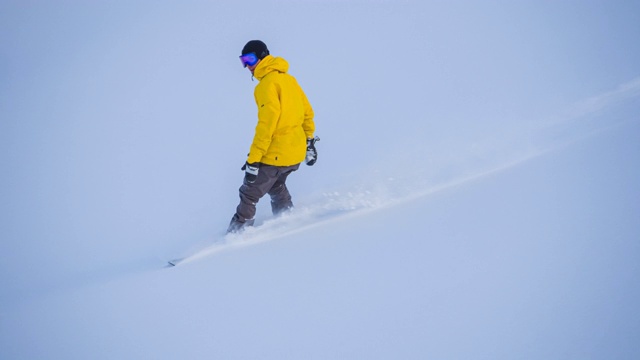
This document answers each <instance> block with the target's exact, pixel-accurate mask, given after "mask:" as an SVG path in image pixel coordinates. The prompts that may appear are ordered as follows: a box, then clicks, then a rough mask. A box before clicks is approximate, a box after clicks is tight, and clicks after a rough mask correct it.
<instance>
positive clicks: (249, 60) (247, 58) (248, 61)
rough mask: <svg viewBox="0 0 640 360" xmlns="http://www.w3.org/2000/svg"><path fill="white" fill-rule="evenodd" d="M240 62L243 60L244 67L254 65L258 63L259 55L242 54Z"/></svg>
mask: <svg viewBox="0 0 640 360" xmlns="http://www.w3.org/2000/svg"><path fill="white" fill-rule="evenodd" d="M240 62H242V65H244V67H247V66H253V65H255V64H257V63H258V57H257V56H256V54H255V53H248V54H245V55H240Z"/></svg>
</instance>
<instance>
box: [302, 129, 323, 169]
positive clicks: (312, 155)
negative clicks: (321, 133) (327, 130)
mask: <svg viewBox="0 0 640 360" xmlns="http://www.w3.org/2000/svg"><path fill="white" fill-rule="evenodd" d="M317 141H320V138H319V137H317V136H316V137H314V138H313V139H307V157H306V158H305V162H306V163H307V165H309V166H313V164H315V163H316V160H318V150H316V142H317Z"/></svg>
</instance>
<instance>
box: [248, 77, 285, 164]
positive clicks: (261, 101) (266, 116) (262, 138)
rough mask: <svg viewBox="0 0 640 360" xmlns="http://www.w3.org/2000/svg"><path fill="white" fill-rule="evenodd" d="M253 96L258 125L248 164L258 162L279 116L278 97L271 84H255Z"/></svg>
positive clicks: (269, 141)
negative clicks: (256, 108) (256, 107)
mask: <svg viewBox="0 0 640 360" xmlns="http://www.w3.org/2000/svg"><path fill="white" fill-rule="evenodd" d="M254 97H255V99H256V105H257V106H258V125H256V131H255V135H254V137H253V142H252V143H251V149H250V150H249V157H248V159H247V162H248V163H249V164H253V163H257V162H260V160H261V159H262V157H263V156H264V154H265V153H266V152H267V150H268V149H269V145H270V144H271V138H272V137H273V133H274V132H275V129H276V125H277V124H278V119H279V118H280V99H279V96H278V91H277V89H276V87H275V86H274V85H273V84H266V83H265V84H259V85H258V86H256V89H255V91H254Z"/></svg>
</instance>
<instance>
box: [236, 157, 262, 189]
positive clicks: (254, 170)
mask: <svg viewBox="0 0 640 360" xmlns="http://www.w3.org/2000/svg"><path fill="white" fill-rule="evenodd" d="M241 170H244V181H246V182H248V183H249V184H253V183H254V182H256V179H257V178H258V171H259V170H260V163H253V164H249V163H248V162H246V163H244V165H242V168H241Z"/></svg>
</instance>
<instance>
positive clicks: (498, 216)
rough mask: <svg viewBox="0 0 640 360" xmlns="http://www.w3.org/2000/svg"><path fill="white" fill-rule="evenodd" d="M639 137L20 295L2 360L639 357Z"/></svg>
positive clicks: (613, 133)
mask: <svg viewBox="0 0 640 360" xmlns="http://www.w3.org/2000/svg"><path fill="white" fill-rule="evenodd" d="M639 133H640V123H639V122H638V121H637V120H634V121H632V122H630V123H625V124H623V125H620V126H616V127H613V128H610V129H606V130H603V131H601V132H599V133H598V134H595V135H593V136H591V137H589V138H587V139H584V140H581V141H579V142H577V143H575V144H572V145H570V146H567V147H565V148H562V149H558V150H556V151H553V152H550V153H547V154H544V155H542V156H539V157H536V158H533V159H530V160H528V161H525V162H523V163H520V164H517V165H514V166H512V167H509V168H506V169H503V170H501V171H499V172H494V173H491V174H488V175H486V176H482V177H479V178H476V179H473V180H469V181H466V182H462V183H459V184H457V185H456V186H452V187H447V188H443V189H442V190H440V191H435V192H433V193H430V194H427V195H424V196H416V197H414V198H411V199H407V200H406V201H402V202H398V203H394V204H392V205H387V206H380V207H378V208H376V209H375V210H368V211H363V212H359V213H358V212H354V213H351V214H350V215H348V216H344V215H341V216H336V217H334V218H333V219H331V220H329V221H326V222H324V223H321V224H319V225H317V226H315V227H310V228H308V229H306V230H305V231H301V232H297V233H291V234H284V235H282V236H280V237H278V238H273V239H271V241H266V242H259V243H254V244H252V245H251V246H244V247H238V248H233V249H227V250H228V251H223V252H218V253H214V254H209V255H208V256H207V257H205V258H202V259H200V261H194V262H191V263H188V264H184V265H179V266H177V267H174V268H162V266H163V264H162V263H161V261H158V262H157V264H156V268H155V269H148V270H147V271H144V272H140V273H138V274H129V275H128V276H126V277H122V278H116V279H110V281H105V282H103V283H94V284H90V285H88V286H84V287H79V288H75V289H72V290H68V291H64V292H61V293H58V294H53V295H49V296H46V297H44V298H40V299H32V300H31V301H29V302H28V303H25V304H21V305H20V306H17V307H15V308H14V309H12V312H11V313H4V314H3V327H2V329H3V338H5V339H7V338H9V337H10V338H12V339H13V341H12V342H3V346H2V349H3V350H2V351H3V353H4V356H3V358H31V359H35V358H50V357H52V356H51V355H52V354H54V356H53V357H55V358H58V357H60V358H71V359H82V358H94V359H116V358H117V359H120V358H154V359H165V358H166V359H168V358H193V359H196V358H219V359H258V358H259V359H284V358H286V359H300V358H305V359H307V358H308V359H333V358H336V359H337V358H359V359H389V358H415V359H423V358H448V359H466V358H492V359H513V358H519V359H560V358H576V359H577V358H594V359H605V358H617V359H633V358H635V357H637V356H639V355H640V346H639V345H638V342H637V334H638V332H637V331H638V326H639V325H640V315H639V314H638V312H637V304H638V303H639V302H640V289H639V288H638V286H637V278H638V275H639V271H640V269H639V268H638V262H637V259H638V257H639V256H640V243H638V234H640V222H638V217H637V216H638V214H639V213H640V212H639V211H640V202H639V201H638V200H639V196H640V191H639V190H638V187H637V184H638V183H640V170H639V169H638V167H637V166H635V165H636V164H638V161H639V160H640V159H639V158H640V143H638V142H637V141H635V140H636V139H637V136H638V135H639ZM256 236H260V235H259V234H258V235H256ZM245 240H246V239H245Z"/></svg>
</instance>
